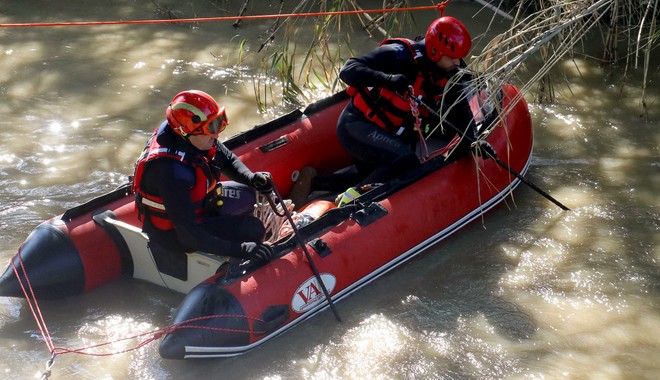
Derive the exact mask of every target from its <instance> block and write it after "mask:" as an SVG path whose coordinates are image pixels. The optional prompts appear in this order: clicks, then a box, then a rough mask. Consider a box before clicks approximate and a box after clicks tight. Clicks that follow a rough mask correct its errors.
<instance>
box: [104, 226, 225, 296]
mask: <svg viewBox="0 0 660 380" xmlns="http://www.w3.org/2000/svg"><path fill="white" fill-rule="evenodd" d="M105 221H106V222H107V223H109V224H111V225H113V226H114V227H115V228H117V231H119V233H120V234H121V236H122V238H123V239H124V241H125V242H126V245H127V246H128V250H129V251H130V253H131V257H132V259H133V278H136V279H139V280H144V281H147V282H151V283H153V284H156V285H159V286H162V287H165V288H168V289H172V290H175V291H177V292H179V293H184V294H187V293H188V292H189V291H190V290H191V289H192V288H193V287H195V286H196V285H197V284H199V283H200V282H202V281H204V280H206V279H207V278H209V277H211V276H213V275H214V274H215V273H216V271H217V270H218V268H219V267H220V265H222V264H224V263H225V262H227V261H228V258H227V257H224V256H218V255H212V254H209V253H205V252H187V253H186V256H187V263H188V276H187V278H186V280H185V281H184V280H181V279H179V278H176V277H173V276H170V275H168V274H165V273H163V272H161V271H159V270H158V267H157V266H156V261H155V260H154V257H153V254H152V252H151V249H150V248H149V237H148V236H147V235H146V234H145V233H144V232H142V230H141V229H140V228H138V227H135V226H133V225H131V224H128V223H125V222H122V221H120V220H116V219H113V218H109V217H106V218H105Z"/></svg>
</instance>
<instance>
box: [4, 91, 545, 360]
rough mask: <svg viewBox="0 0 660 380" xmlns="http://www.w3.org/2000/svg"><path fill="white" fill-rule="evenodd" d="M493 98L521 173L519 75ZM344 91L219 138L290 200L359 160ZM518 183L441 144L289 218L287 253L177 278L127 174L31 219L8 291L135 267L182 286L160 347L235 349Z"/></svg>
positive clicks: (416, 249) (196, 257)
mask: <svg viewBox="0 0 660 380" xmlns="http://www.w3.org/2000/svg"><path fill="white" fill-rule="evenodd" d="M499 99H500V100H499V101H500V102H501V104H500V106H501V107H498V108H499V109H500V110H502V111H501V115H503V117H502V118H501V121H499V122H498V124H497V126H495V127H494V128H491V129H490V133H489V134H488V137H487V140H488V141H489V142H490V144H491V145H492V146H493V148H494V149H495V151H496V152H497V154H498V157H499V159H500V160H501V161H500V162H501V163H504V164H505V165H508V166H509V167H510V169H512V170H513V171H516V172H518V173H524V172H525V171H526V169H527V167H528V165H529V162H530V159H531V153H532V125H531V119H530V115H529V111H528V108H527V105H526V103H525V101H524V99H523V98H522V97H521V96H520V93H519V92H518V90H517V89H516V88H515V87H513V86H504V87H503V88H502V90H501V96H500V97H499ZM347 101H348V97H347V95H346V94H345V93H343V92H342V93H339V94H336V95H334V96H331V97H329V98H327V99H324V100H321V101H319V102H316V103H314V104H312V105H310V106H308V107H307V108H305V109H304V111H299V110H296V111H294V112H292V113H290V114H288V115H285V116H283V117H281V118H278V119H276V120H274V121H272V122H269V123H267V124H264V125H260V126H257V127H255V128H253V129H251V130H249V131H246V132H243V133H241V134H238V135H236V136H234V137H232V138H230V139H229V140H227V141H226V142H225V144H226V145H227V146H228V147H229V148H230V149H232V150H233V151H234V152H235V153H236V154H237V155H239V156H240V158H241V159H242V160H243V162H245V163H246V164H247V166H248V167H250V168H251V169H252V170H253V171H267V172H270V173H271V174H272V176H273V180H274V183H275V185H276V187H277V189H279V191H280V192H281V193H282V194H284V195H285V198H286V195H287V194H288V193H289V191H291V188H292V186H293V183H294V181H295V179H296V176H297V175H298V173H299V171H300V170H302V168H304V167H306V166H311V167H313V168H315V169H316V170H317V172H319V173H331V172H334V171H337V170H340V169H342V168H346V167H349V166H350V165H351V164H352V162H351V158H350V156H349V155H348V154H347V152H346V151H344V150H343V149H342V148H341V146H340V145H339V142H338V140H337V137H336V134H335V128H336V121H337V118H338V116H339V114H340V112H341V111H342V109H343V108H344V106H345V105H346V102H347ZM475 160H476V161H475ZM519 183H520V179H519V178H518V177H516V176H515V175H513V174H512V173H511V172H510V171H508V170H506V169H505V168H504V166H503V165H501V164H499V163H498V162H496V161H494V160H483V159H482V158H475V157H474V156H472V155H471V154H469V155H466V156H464V157H462V158H460V159H458V160H456V161H453V162H450V163H448V162H447V161H446V160H445V159H444V158H443V157H442V156H437V157H434V158H431V159H429V160H427V161H426V162H425V163H424V164H423V165H422V167H421V168H420V169H419V170H417V171H415V172H411V173H407V174H406V175H404V176H401V177H400V178H397V179H396V180H393V181H390V182H387V183H385V184H383V185H381V186H378V187H375V188H373V189H372V190H370V191H368V192H366V193H365V194H363V195H362V196H360V197H359V198H357V200H356V201H355V202H353V203H349V204H346V205H344V206H341V207H335V208H330V209H329V210H327V211H325V209H324V210H323V211H324V213H323V214H322V215H321V216H320V217H318V218H316V219H315V220H313V221H312V222H311V223H309V224H306V225H304V226H302V227H300V228H299V229H298V230H297V234H296V233H290V230H289V234H288V235H286V236H284V237H282V238H280V239H278V240H277V241H276V242H275V243H274V245H275V246H277V248H278V249H277V251H278V252H280V253H279V254H278V255H276V257H274V258H273V260H272V261H270V262H268V263H265V264H253V263H250V262H245V263H241V264H240V265H238V264H232V265H229V264H226V265H223V262H224V260H223V259H222V258H219V257H217V256H213V255H208V254H204V253H201V252H194V253H189V254H187V257H186V258H185V261H184V262H182V264H181V265H182V266H183V267H184V268H186V271H185V272H184V274H183V275H179V276H173V275H169V274H165V273H163V272H162V271H161V270H159V268H158V265H157V264H155V261H154V259H153V257H152V256H151V252H150V250H149V245H148V238H147V237H146V236H145V235H144V234H142V233H141V232H140V228H139V226H140V224H139V222H138V221H137V218H136V213H135V209H134V204H133V200H134V195H133V194H132V193H131V192H130V185H126V186H123V187H121V188H119V189H117V190H116V191H114V192H111V193H108V194H106V195H104V196H101V197H99V198H96V199H93V200H91V201H89V202H87V203H85V204H82V205H80V206H77V207H75V208H73V209H70V210H67V211H66V212H64V213H63V214H62V215H60V216H57V217H55V218H53V219H50V220H48V221H45V222H43V223H42V224H40V225H39V226H37V227H36V229H35V230H34V231H33V232H32V233H31V234H30V235H29V236H28V237H27V239H26V241H25V242H24V243H23V244H22V245H21V247H20V249H19V252H18V254H17V255H16V256H15V257H14V259H13V260H12V263H11V265H10V266H9V267H8V268H7V270H6V271H5V273H4V274H3V275H2V277H1V278H0V296H7V297H23V291H22V289H21V286H20V285H19V281H17V276H18V277H19V278H20V280H21V282H23V283H25V281H27V280H29V282H30V285H31V287H32V289H34V293H35V295H36V298H58V297H68V296H72V295H76V294H80V293H83V292H88V291H91V290H92V289H94V288H96V287H99V286H101V285H103V284H105V283H108V282H109V281H113V280H115V279H118V278H120V277H122V276H129V277H134V278H137V279H141V280H145V281H150V282H153V283H156V284H158V285H160V286H165V287H168V288H171V289H172V290H174V291H179V292H182V293H185V294H187V295H186V297H185V299H184V300H183V302H182V303H181V305H180V307H179V309H178V312H177V313H176V315H175V317H174V319H173V320H172V323H171V329H170V330H168V333H167V334H165V335H164V337H163V338H162V340H161V342H160V354H161V356H163V357H164V358H171V359H183V358H208V357H220V356H232V355H238V354H241V353H243V352H245V351H247V350H249V349H251V348H253V347H256V346H258V345H260V344H262V343H264V342H266V341H268V340H270V339H271V338H273V337H275V336H277V335H279V334H281V333H283V332H284V331H286V330H288V329H290V328H292V327H294V326H295V325H297V324H298V323H300V322H302V321H304V320H305V319H308V318H310V317H312V316H313V315H315V314H317V313H319V312H321V311H322V310H324V309H326V308H327V307H328V306H329V305H330V303H329V302H328V301H332V302H335V303H336V302H338V301H340V300H341V299H343V298H345V297H347V296H348V295H350V294H351V293H352V292H354V291H356V290H358V289H359V288H361V287H362V286H364V285H366V284H368V283H369V282H371V281H373V280H374V279H376V278H378V277H379V276H381V275H383V274H384V273H386V272H388V271H390V270H392V269H393V268H395V267H396V266H398V265H400V264H401V263H403V262H405V261H407V260H410V259H411V258H412V257H414V256H415V255H417V254H418V253H420V252H422V251H423V250H424V249H426V248H428V247H430V246H431V245H433V244H436V243H437V242H438V241H440V240H442V239H444V238H446V237H447V236H449V235H451V234H452V233H454V232H456V231H458V230H459V229H460V228H461V227H463V226H465V225H466V224H468V223H470V222H471V221H473V220H475V219H477V218H479V217H481V216H482V215H483V214H484V213H485V212H487V211H488V210H490V209H491V208H493V207H495V206H496V205H498V204H499V203H500V202H502V201H503V200H504V199H505V198H506V197H507V196H508V194H509V193H510V192H511V191H512V190H513V189H514V188H515V187H516V186H517V185H518V184H519ZM310 209H311V207H310ZM317 209H318V207H317ZM317 216H318V215H317ZM301 241H304V242H305V248H306V250H303V249H302V248H301V245H300V242H301ZM305 251H307V252H305ZM308 254H309V256H308ZM308 258H311V259H312V260H311V262H310V260H309V259H308ZM313 268H315V269H316V272H317V273H314V272H315V271H314V270H313ZM319 280H322V283H321V281H319ZM324 288H325V289H324ZM326 291H327V293H328V294H329V295H330V300H328V298H327V297H326V295H325V292H326Z"/></svg>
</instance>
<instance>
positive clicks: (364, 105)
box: [346, 38, 448, 136]
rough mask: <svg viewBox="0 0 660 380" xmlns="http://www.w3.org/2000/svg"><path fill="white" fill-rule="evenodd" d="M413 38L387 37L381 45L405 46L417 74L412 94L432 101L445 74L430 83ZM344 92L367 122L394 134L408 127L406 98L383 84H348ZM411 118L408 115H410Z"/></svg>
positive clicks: (440, 87)
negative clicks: (353, 85) (381, 85)
mask: <svg viewBox="0 0 660 380" xmlns="http://www.w3.org/2000/svg"><path fill="white" fill-rule="evenodd" d="M414 42H415V41H413V40H409V39H407V38H388V39H386V40H384V41H383V42H382V43H381V46H382V45H385V44H391V43H397V44H402V45H404V46H406V47H407V48H408V50H409V51H410V53H411V54H412V57H413V59H414V61H415V63H416V64H417V75H416V76H415V81H414V83H413V84H412V87H413V91H414V94H415V96H418V97H419V96H421V98H422V99H424V98H428V97H429V96H430V97H431V98H432V99H426V101H428V102H431V103H430V104H436V103H437V102H438V101H439V100H440V97H441V96H442V91H441V89H442V88H443V87H444V86H445V85H446V84H447V81H448V78H446V77H442V78H440V79H439V80H437V81H435V83H432V79H431V73H429V72H427V71H426V70H424V69H423V67H422V64H421V62H420V59H421V58H423V57H424V54H423V53H422V50H421V49H420V48H419V46H418V45H417V44H415V43H414ZM430 86H433V87H436V88H438V90H436V91H433V92H434V93H435V94H438V95H434V94H429V93H428V92H429V91H427V89H428V88H429V87H430ZM346 92H347V93H348V94H349V95H350V96H352V97H353V105H354V106H355V107H356V108H357V109H359V110H360V111H362V113H363V114H364V116H365V117H366V118H367V119H368V120H370V121H371V122H373V123H375V124H377V125H378V126H380V127H381V128H384V129H387V130H389V131H390V132H392V133H394V134H395V135H397V136H399V135H401V134H403V132H404V131H405V130H406V128H412V127H413V124H412V123H405V124H406V125H404V122H405V121H406V119H408V118H411V117H412V115H411V112H410V102H409V101H407V100H404V99H401V97H399V96H398V95H397V94H396V92H394V91H392V90H390V89H388V88H384V87H370V88H357V87H352V86H349V87H348V88H347V89H346ZM420 113H421V114H422V115H421V116H422V117H425V116H428V114H427V113H426V111H425V110H420ZM410 120H412V119H410Z"/></svg>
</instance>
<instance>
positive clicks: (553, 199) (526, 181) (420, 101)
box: [397, 93, 570, 211]
mask: <svg viewBox="0 0 660 380" xmlns="http://www.w3.org/2000/svg"><path fill="white" fill-rule="evenodd" d="M397 95H399V97H400V98H401V99H403V100H409V99H412V100H413V101H414V102H415V103H417V104H418V105H420V106H422V107H423V108H424V109H426V110H427V111H429V113H431V114H432V115H433V116H435V117H437V118H438V119H440V120H442V116H441V115H440V114H439V113H438V112H437V111H436V110H434V109H433V108H431V107H430V106H429V105H428V104H426V103H424V102H423V101H422V100H421V99H417V98H416V97H415V96H411V94H410V93H406V95H405V96H404V95H401V94H399V93H397ZM444 123H446V124H447V125H448V126H450V127H451V128H452V129H453V130H455V131H456V133H458V134H459V135H462V134H463V132H461V130H460V129H458V128H456V126H455V125H454V124H452V123H451V122H449V121H448V120H445V121H444ZM463 138H466V139H467V140H468V141H469V142H470V143H471V144H472V143H474V142H475V141H474V140H473V139H472V138H470V137H468V136H463ZM485 153H486V154H487V155H488V156H489V157H490V158H492V159H493V160H494V161H495V162H497V164H498V165H500V166H501V167H503V168H504V169H506V170H508V171H509V173H511V174H513V175H514V176H516V177H517V178H518V179H519V180H520V181H522V182H523V183H524V184H525V185H527V186H529V187H531V188H532V189H534V190H536V192H537V193H539V194H541V195H543V196H544V197H545V198H546V199H548V200H549V201H550V202H552V203H554V204H556V205H557V206H559V207H560V208H561V209H562V210H565V211H569V210H570V208H568V207H566V206H564V205H563V204H562V203H561V202H559V201H558V200H556V199H555V198H553V197H552V196H551V195H550V194H548V193H546V192H545V191H543V190H541V189H540V188H539V187H538V186H536V185H535V184H533V183H532V182H530V181H529V180H528V179H526V178H525V177H523V175H522V174H520V173H518V172H517V171H515V170H513V169H512V168H511V167H509V165H507V164H505V163H504V162H502V160H500V159H499V158H498V157H497V156H493V155H492V154H490V153H488V152H485Z"/></svg>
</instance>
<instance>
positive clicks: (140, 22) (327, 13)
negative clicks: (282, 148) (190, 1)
mask: <svg viewBox="0 0 660 380" xmlns="http://www.w3.org/2000/svg"><path fill="white" fill-rule="evenodd" d="M445 3H446V1H445V2H444V3H441V4H438V5H422V6H417V7H406V8H386V9H359V10H352V11H325V12H309V13H282V14H270V15H251V16H250V15H248V16H222V17H200V18H180V19H174V20H162V19H161V20H128V21H71V22H39V23H6V24H0V28H27V27H30V28H37V27H54V26H99V25H143V24H173V23H186V22H207V21H238V20H262V19H276V18H288V17H319V16H343V15H357V14H363V13H391V12H412V11H424V10H430V9H437V10H438V12H441V11H444V5H445Z"/></svg>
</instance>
